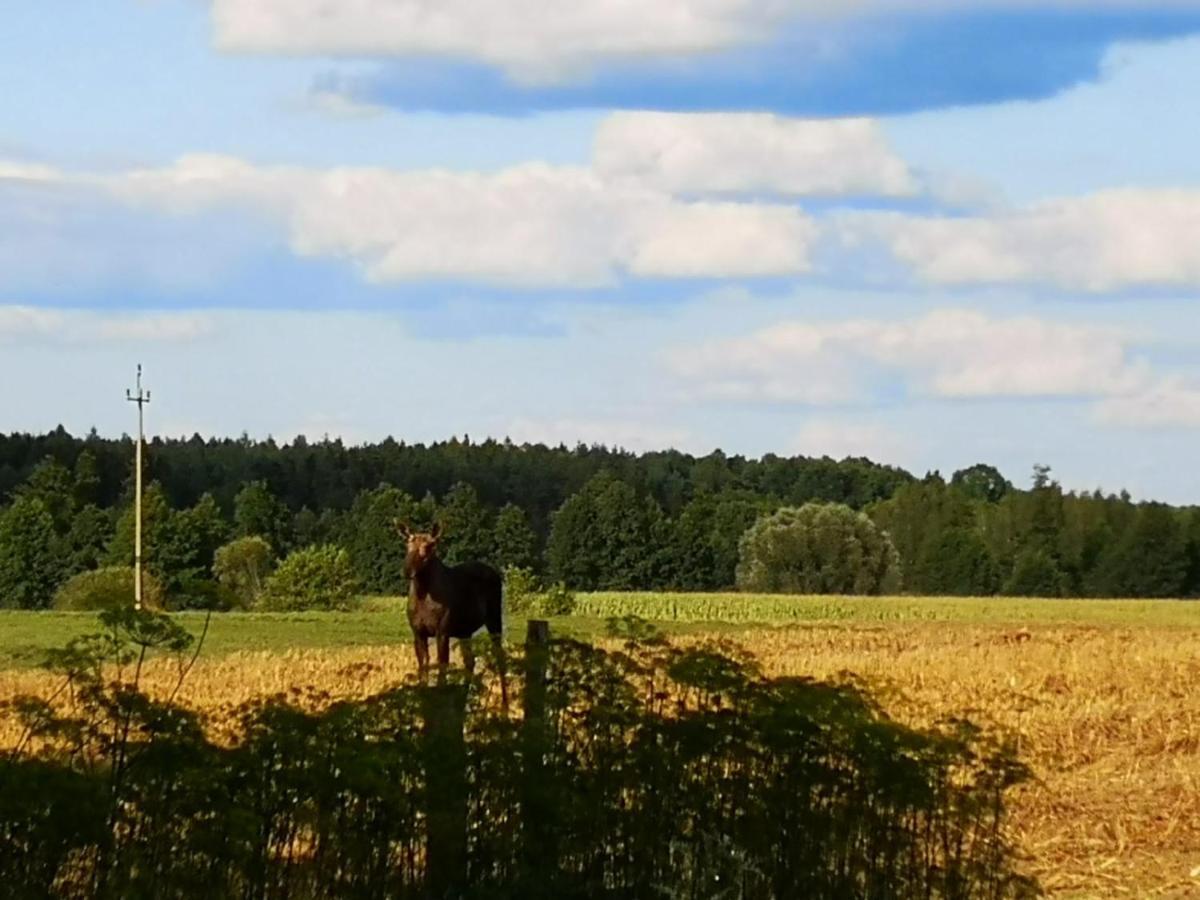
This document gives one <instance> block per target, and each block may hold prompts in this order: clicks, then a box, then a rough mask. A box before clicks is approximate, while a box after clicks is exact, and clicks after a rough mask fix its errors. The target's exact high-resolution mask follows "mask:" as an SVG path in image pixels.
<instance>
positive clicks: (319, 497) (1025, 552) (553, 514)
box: [0, 428, 1200, 608]
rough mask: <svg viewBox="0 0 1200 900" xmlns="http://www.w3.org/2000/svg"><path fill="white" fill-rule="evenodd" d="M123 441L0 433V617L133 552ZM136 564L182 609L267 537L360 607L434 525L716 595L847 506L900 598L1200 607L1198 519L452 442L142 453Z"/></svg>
mask: <svg viewBox="0 0 1200 900" xmlns="http://www.w3.org/2000/svg"><path fill="white" fill-rule="evenodd" d="M133 449H134V447H133V441H132V440H131V439H129V438H121V439H106V438H102V437H99V436H98V435H96V434H95V433H94V432H93V433H92V434H90V435H88V436H86V437H76V436H72V435H71V434H69V433H67V432H66V431H65V430H64V429H62V428H59V429H56V430H55V431H53V432H51V433H49V434H45V435H27V434H12V435H8V436H4V435H0V606H20V607H27V608H37V607H42V606H46V605H48V604H49V602H50V599H51V598H52V597H53V595H54V592H55V591H56V590H58V589H59V587H60V586H61V585H62V584H63V583H64V582H65V581H66V580H67V579H69V578H71V576H73V575H76V574H78V573H80V572H86V571H88V570H91V569H95V568H98V567H102V566H115V565H127V564H128V563H129V562H131V561H132V553H133V516H132V493H133V492H132V471H131V470H132V466H131V460H132V458H133ZM146 479H147V483H148V488H147V492H146V497H145V502H144V515H145V529H146V560H147V566H148V568H149V569H150V570H151V572H152V573H153V574H154V575H155V576H156V577H157V579H158V580H159V581H160V582H161V583H162V585H163V586H164V588H165V589H166V592H167V594H168V596H170V597H173V598H174V600H173V602H174V603H175V604H176V605H189V604H190V603H192V602H195V603H203V602H205V598H208V599H211V593H212V592H211V590H209V588H211V586H212V578H213V570H212V566H213V557H214V554H215V553H216V551H217V550H218V549H219V548H220V547H221V546H222V545H223V544H225V543H226V542H228V541H230V540H232V539H234V538H237V537H244V536H260V537H262V538H264V539H265V540H266V541H267V542H268V543H269V544H270V547H271V549H272V551H273V553H274V554H275V555H276V556H278V557H280V558H282V557H284V556H286V555H287V554H288V553H290V552H292V551H296V550H299V549H302V548H305V547H310V546H315V545H331V546H334V547H338V548H340V549H342V550H344V551H345V554H346V555H347V556H348V557H349V560H350V563H351V568H352V570H353V573H354V576H355V577H356V578H357V580H358V584H359V586H360V587H361V589H362V590H363V591H365V592H378V593H396V592H400V591H402V590H403V589H404V575H403V546H402V544H401V542H400V541H399V540H398V538H397V536H396V534H395V530H394V527H393V521H394V519H396V518H404V519H408V520H410V521H411V522H412V523H413V524H414V525H416V526H421V525H425V524H429V523H432V522H433V521H434V520H435V519H436V520H437V521H440V522H441V523H442V526H443V529H444V531H445V533H446V535H447V537H446V538H445V541H444V547H443V552H444V555H445V556H446V557H447V558H448V559H449V560H450V561H455V560H458V559H466V558H479V559H485V560H488V561H490V562H493V563H495V564H496V565H499V566H505V567H507V566H516V567H520V568H527V569H531V570H533V571H534V572H535V573H537V574H539V575H542V576H544V577H545V578H546V579H547V580H550V581H561V582H563V583H565V584H566V585H568V586H569V587H571V588H575V589H581V590H591V589H611V590H621V589H643V590H664V589H677V590H720V589H726V588H730V587H732V586H733V585H734V584H735V571H736V567H737V563H738V552H739V541H740V540H741V538H742V536H743V534H745V532H746V531H747V529H749V528H750V526H751V525H753V524H754V523H755V522H756V521H757V520H759V519H760V517H762V516H764V515H766V514H769V513H772V512H774V511H776V510H779V509H780V508H782V507H793V506H801V505H803V504H805V503H810V502H823V503H837V504H844V505H845V506H848V507H850V508H852V509H854V510H859V511H862V512H863V513H865V514H866V515H867V516H869V517H870V518H871V519H872V520H873V521H874V523H875V524H876V525H878V526H879V528H881V529H882V530H883V531H885V532H886V534H887V535H888V537H889V538H890V540H891V542H892V543H893V544H894V546H895V550H896V555H897V556H898V558H899V562H900V588H901V589H902V590H903V591H905V592H908V593H914V594H960V595H988V594H995V593H1002V594H1014V595H1023V596H1051V597H1053V596H1094V597H1109V596H1125V597H1135V596H1141V597H1185V596H1197V595H1200V509H1196V508H1180V507H1171V506H1167V505H1163V504H1157V503H1134V502H1132V501H1131V499H1130V498H1129V496H1128V495H1127V494H1124V493H1122V494H1118V495H1113V494H1102V493H1101V492H1099V491H1096V492H1094V493H1082V494H1078V493H1072V492H1064V491H1063V490H1062V489H1061V487H1060V486H1059V485H1058V484H1057V483H1056V482H1055V481H1054V479H1053V478H1052V477H1051V473H1050V470H1049V469H1048V468H1047V467H1044V466H1038V467H1035V469H1034V472H1033V475H1032V478H1031V480H1030V482H1029V483H1028V486H1027V487H1019V486H1015V485H1014V484H1012V483H1011V482H1009V481H1008V480H1006V479H1005V478H1004V477H1003V476H1002V475H1001V473H1000V472H998V471H997V470H996V469H995V468H993V467H991V466H988V465H985V464H979V465H975V466H972V467H970V468H967V469H963V470H961V471H959V472H955V473H953V474H952V475H951V476H950V477H949V478H948V479H946V478H943V477H942V476H941V475H940V474H939V473H930V474H928V475H926V476H925V477H924V478H920V479H918V478H915V477H913V476H912V475H911V474H909V473H907V472H905V471H903V470H901V469H898V468H895V467H890V466H882V465H878V464H876V463H873V462H871V461H869V460H866V459H846V460H842V461H834V460H831V459H828V458H822V459H813V458H806V457H790V458H785V457H779V456H775V455H772V454H768V455H766V456H764V457H762V458H761V459H746V458H743V457H740V456H726V455H725V454H722V453H720V452H719V451H718V452H714V453H712V454H709V455H708V456H703V457H693V456H690V455H687V454H684V453H679V452H675V451H666V452H656V453H644V454H633V453H629V452H626V451H621V450H614V449H607V448H603V447H586V446H582V445H581V446H578V447H575V448H567V447H561V446H560V447H546V446H543V445H515V444H512V443H510V442H507V441H506V442H498V441H494V440H488V441H483V442H472V441H470V440H469V439H467V438H463V439H452V440H449V441H444V442H439V443H434V444H431V445H421V444H406V443H402V442H398V441H395V440H392V439H388V440H385V441H383V442H381V443H377V444H369V445H364V446H355V447H347V446H345V445H344V444H343V443H342V442H341V441H340V440H324V441H319V442H309V441H306V440H305V439H304V438H297V439H295V440H294V441H292V442H291V443H288V444H283V445H280V444H277V443H275V442H274V441H272V440H266V441H255V440H251V439H249V438H246V437H242V438H240V439H208V440H205V439H202V438H200V437H198V436H197V437H193V438H191V439H181V440H173V439H161V438H156V439H154V440H153V441H151V442H149V444H148V447H147V454H146Z"/></svg>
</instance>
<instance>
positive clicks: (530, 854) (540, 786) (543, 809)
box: [521, 619, 558, 881]
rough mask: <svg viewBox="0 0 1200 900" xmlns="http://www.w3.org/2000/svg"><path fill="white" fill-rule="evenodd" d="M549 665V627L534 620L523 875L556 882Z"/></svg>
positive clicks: (524, 743) (525, 739) (528, 644)
mask: <svg viewBox="0 0 1200 900" xmlns="http://www.w3.org/2000/svg"><path fill="white" fill-rule="evenodd" d="M549 661H550V623H549V622H546V621H544V620H542V619H530V620H529V623H528V625H527V628H526V632H525V693H524V702H523V704H522V706H523V709H524V720H523V722H522V726H521V755H522V758H523V760H524V764H525V771H524V773H523V781H524V784H523V785H522V796H521V827H522V837H523V840H522V852H523V857H524V858H523V863H524V869H525V874H526V875H530V874H531V873H534V872H540V873H541V880H543V881H544V880H545V879H548V878H552V877H553V873H554V872H555V871H556V869H557V868H558V852H557V848H556V847H555V846H554V832H555V824H554V809H553V801H554V793H553V791H554V785H553V783H552V782H551V779H550V775H551V773H550V772H548V771H547V766H546V763H547V759H546V754H547V751H548V750H549V749H550V734H549V731H548V730H547V724H546V669H547V668H548V664H549Z"/></svg>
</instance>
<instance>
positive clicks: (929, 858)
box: [0, 610, 1036, 900]
mask: <svg viewBox="0 0 1200 900" xmlns="http://www.w3.org/2000/svg"><path fill="white" fill-rule="evenodd" d="M103 621H104V624H105V628H106V630H105V632H104V633H103V634H102V635H97V636H93V637H89V638H86V639H82V640H79V641H76V642H75V643H74V644H73V645H72V646H71V647H70V648H69V649H68V650H66V651H63V652H61V653H59V654H57V655H56V658H55V660H54V665H55V666H57V667H58V668H59V670H60V671H62V672H63V674H64V688H63V690H62V692H61V693H60V694H59V695H57V696H56V697H54V698H51V699H49V700H36V699H31V698H26V699H24V700H22V701H20V702H18V703H16V704H14V706H13V707H12V708H11V709H9V710H8V711H7V714H10V715H16V716H20V717H21V718H22V720H23V721H24V722H26V723H27V725H28V730H27V735H28V739H27V740H26V741H24V742H23V744H22V746H21V747H20V748H18V750H16V751H14V752H13V753H12V754H11V755H9V756H8V757H7V758H5V759H4V760H3V761H2V762H0V883H3V884H4V885H5V886H6V890H7V891H8V892H9V896H13V897H46V896H49V897H63V898H74V897H122V898H124V897H156V898H159V897H161V898H169V897H180V898H183V897H214V898H215V897H243V898H283V897H289V898H315V897H354V898H374V897H378V898H384V897H399V898H408V897H412V898H417V897H472V898H474V897H479V898H482V897H496V898H517V897H523V898H543V897H544V898H549V897H580V898H583V897H589V898H590V897H611V898H642V897H664V898H717V897H733V898H764V900H765V898H789V897H812V898H823V897H828V898H846V897H880V898H883V897H943V898H974V897H980V898H1005V897H1021V896H1029V895H1033V894H1035V893H1036V886H1035V885H1033V884H1032V883H1031V882H1029V881H1028V880H1026V879H1023V878H1021V877H1020V876H1018V875H1016V874H1014V871H1013V860H1012V855H1011V852H1010V848H1009V846H1008V845H1007V844H1006V842H1005V841H1004V839H1003V837H1002V831H1001V827H1000V826H1001V824H1002V821H1003V815H1004V805H1003V800H1004V794H1005V792H1006V790H1007V789H1008V788H1009V787H1010V786H1011V785H1013V784H1015V783H1017V782H1018V781H1020V780H1021V779H1023V778H1024V777H1025V776H1026V770H1025V769H1024V767H1023V766H1022V765H1021V764H1020V763H1019V762H1018V761H1017V760H1016V759H1015V758H1014V757H1013V756H1012V755H1011V754H1010V753H1009V752H1008V751H1007V750H1006V749H1004V748H1003V747H998V746H993V745H991V744H989V743H988V741H987V740H985V738H984V736H983V735H981V734H980V733H979V732H977V731H975V730H974V729H972V728H971V727H970V726H968V725H966V724H965V723H959V724H956V725H953V726H951V727H948V728H947V729H944V730H942V731H939V732H922V731H914V730H911V729H908V728H904V727H902V726H900V725H898V724H896V723H893V722H890V721H888V720H887V719H886V717H885V716H883V714H882V713H881V712H880V711H879V710H878V709H877V708H876V707H875V706H874V705H873V703H872V702H871V700H870V698H869V697H868V696H867V695H866V694H865V693H864V692H863V691H862V690H861V689H860V688H859V687H857V686H855V685H854V684H853V683H852V682H849V681H847V682H846V683H842V684H830V683H822V682H817V681H812V680H807V679H795V678H793V679H776V680H769V679H765V678H763V677H762V676H761V675H760V674H759V673H758V671H757V670H756V669H755V667H754V665H753V663H752V662H751V661H750V660H748V659H747V658H744V657H742V656H740V655H739V654H738V653H737V652H736V651H735V650H734V649H732V648H731V647H728V646H724V645H721V644H711V645H708V646H705V647H702V648H699V649H691V650H687V651H683V650H679V649H676V648H673V647H671V646H670V645H669V644H667V643H666V642H665V641H663V640H661V639H660V638H658V637H657V636H656V635H655V634H654V633H653V632H652V631H651V630H650V629H649V628H648V627H647V626H646V625H645V624H644V623H641V622H639V621H637V620H624V621H622V622H614V623H613V624H612V628H613V631H614V634H616V635H618V636H620V637H622V638H623V639H624V640H623V642H622V644H621V649H619V650H616V651H605V650H601V649H599V648H597V647H594V646H591V645H588V644H583V643H575V642H568V641H557V642H553V643H552V644H550V645H549V646H548V647H546V648H531V649H530V651H529V652H528V653H527V654H526V655H525V656H524V657H521V658H518V659H514V660H512V663H513V665H511V666H510V673H511V674H510V681H512V682H514V686H515V687H516V688H517V691H514V692H512V695H513V696H514V697H517V696H520V697H522V703H521V705H520V708H519V709H514V710H505V709H504V708H503V707H502V706H501V705H500V703H499V702H498V694H499V691H498V690H497V686H496V685H495V679H496V677H497V676H496V675H495V674H494V672H495V667H492V668H491V669H490V670H489V671H488V672H485V673H484V675H483V676H482V677H480V678H478V679H476V680H473V681H464V680H459V679H455V678H453V677H452V678H451V679H450V681H449V683H445V684H440V685H436V686H426V685H422V684H419V683H417V682H416V681H412V682H407V683H404V684H399V685H397V686H396V687H395V688H394V689H392V690H389V691H386V692H384V693H382V694H379V695H377V696H375V697H372V698H370V699H368V700H366V701H362V702H340V703H333V704H332V705H327V704H315V706H316V707H320V711H314V709H313V705H310V706H309V707H307V708H306V707H305V706H304V705H303V704H298V703H296V702H294V698H291V699H288V698H283V697H275V698H269V699H264V700H263V701H261V702H257V703H255V704H252V705H250V706H248V707H246V708H244V709H243V710H242V711H241V720H242V721H241V730H240V739H239V741H238V743H236V744H235V745H233V746H221V745H218V744H217V743H215V742H213V741H212V740H211V738H210V737H209V736H208V734H207V731H206V727H205V725H206V723H204V722H201V721H199V720H198V719H197V718H196V716H195V715H193V714H192V713H190V712H188V711H187V710H185V709H182V708H180V707H179V706H178V705H176V704H175V703H174V701H173V697H168V698H166V699H165V700H153V699H151V698H150V697H148V696H146V694H145V693H144V692H143V691H142V690H141V689H140V687H139V684H138V675H139V669H140V663H141V661H142V660H144V659H145V657H146V655H147V654H148V653H151V652H169V653H174V654H176V656H177V657H178V658H179V660H180V663H179V665H180V668H179V672H180V680H181V682H182V679H183V678H184V677H186V674H187V668H188V659H189V658H191V655H190V653H189V649H190V648H189V646H188V641H189V640H190V639H189V638H188V636H187V635H186V633H184V632H183V631H182V630H181V629H179V628H178V626H176V625H175V624H174V623H172V621H171V620H170V619H169V618H166V617H163V616H159V615H155V614H152V613H134V612H132V611H128V610H126V611H115V612H111V613H105V614H104V616H103ZM192 652H193V653H194V651H192Z"/></svg>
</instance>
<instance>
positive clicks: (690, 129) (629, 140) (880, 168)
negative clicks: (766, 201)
mask: <svg viewBox="0 0 1200 900" xmlns="http://www.w3.org/2000/svg"><path fill="white" fill-rule="evenodd" d="M594 165H595V168H596V170H597V171H598V172H599V173H600V174H602V175H604V176H606V177H608V178H612V179H627V180H631V181H634V182H637V183H639V184H643V185H647V186H651V187H654V188H657V189H659V190H662V191H666V192H668V193H674V194H680V193H684V194H689V193H695V194H757V193H769V194H784V195H806V194H808V195H839V194H840V195H845V194H877V195H883V196H906V195H911V194H913V193H915V192H916V190H917V182H916V179H915V177H914V176H913V173H912V172H910V171H909V168H908V166H907V165H906V164H905V163H904V161H903V160H902V159H900V158H899V157H898V156H896V155H895V154H894V153H893V152H892V150H891V148H890V147H888V144H887V141H886V139H885V137H884V134H883V130H882V129H881V128H880V126H879V124H878V123H877V122H875V121H874V120H872V119H793V118H786V117H781V116H775V115H770V114H767V113H658V112H618V113H614V114H612V115H610V116H609V117H608V118H607V119H605V120H604V122H602V123H601V125H600V128H599V131H598V132H597V134H596V142H595V151H594Z"/></svg>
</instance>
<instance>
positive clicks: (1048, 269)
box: [841, 189, 1200, 292]
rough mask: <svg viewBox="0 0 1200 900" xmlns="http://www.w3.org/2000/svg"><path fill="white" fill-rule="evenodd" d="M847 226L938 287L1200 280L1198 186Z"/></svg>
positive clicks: (1110, 286) (862, 219)
mask: <svg viewBox="0 0 1200 900" xmlns="http://www.w3.org/2000/svg"><path fill="white" fill-rule="evenodd" d="M841 222H842V228H843V235H844V237H845V238H846V240H847V241H848V242H849V243H851V244H857V243H859V242H862V241H864V240H870V239H881V240H882V241H883V242H884V243H885V244H886V245H887V246H888V248H889V249H890V251H891V253H892V254H893V255H894V256H895V257H896V258H897V259H898V260H900V261H901V262H903V263H905V264H907V265H908V266H910V267H911V268H912V269H913V270H914V271H915V272H916V274H917V275H918V276H919V277H920V278H922V279H923V280H925V281H928V282H932V283H935V284H947V285H970V284H987V283H1002V282H1032V283H1050V284H1054V285H1058V286H1060V287H1064V288H1069V289H1075V290H1083V291H1095V292H1099V291H1112V290H1119V289H1121V288H1125V287H1130V286H1134V285H1145V286H1156V285H1161V286H1170V285H1197V284H1200V255H1198V254H1197V253H1196V249H1195V248H1196V247H1197V246H1200V190H1182V189H1180V190H1163V189H1155V190H1137V189H1122V190H1110V191H1103V192H1099V193H1095V194H1091V195H1088V196H1084V197H1077V198H1066V199H1058V200H1051V201H1046V202H1044V203H1039V204H1037V205H1035V206H1032V207H1029V208H1027V209H1021V210H1015V211H1009V212H1000V213H996V214H994V215H989V216H975V217H962V218H951V217H941V218H933V217H918V216H909V215H904V214H900V213H848V214H844V216H843V217H842V219H841Z"/></svg>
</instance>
